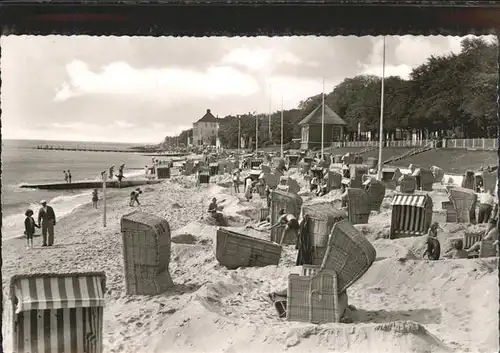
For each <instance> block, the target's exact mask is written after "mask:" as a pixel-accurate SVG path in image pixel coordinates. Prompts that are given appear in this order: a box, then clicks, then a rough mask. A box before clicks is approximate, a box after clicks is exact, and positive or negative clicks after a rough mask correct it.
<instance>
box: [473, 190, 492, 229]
mask: <svg viewBox="0 0 500 353" xmlns="http://www.w3.org/2000/svg"><path fill="white" fill-rule="evenodd" d="M494 204H495V198H494V197H493V195H492V193H491V190H487V191H485V190H484V189H482V190H481V193H480V194H479V211H478V214H477V223H487V222H488V221H489V220H490V217H491V211H493V206H494Z"/></svg>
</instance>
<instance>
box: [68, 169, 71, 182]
mask: <svg viewBox="0 0 500 353" xmlns="http://www.w3.org/2000/svg"><path fill="white" fill-rule="evenodd" d="M68 182H69V183H71V170H69V169H68Z"/></svg>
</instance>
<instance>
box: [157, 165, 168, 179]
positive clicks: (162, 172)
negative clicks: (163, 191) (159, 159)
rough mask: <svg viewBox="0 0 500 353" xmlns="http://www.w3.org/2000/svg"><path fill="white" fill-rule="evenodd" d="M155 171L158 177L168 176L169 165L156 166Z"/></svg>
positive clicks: (165, 177)
mask: <svg viewBox="0 0 500 353" xmlns="http://www.w3.org/2000/svg"><path fill="white" fill-rule="evenodd" d="M156 172H157V173H158V179H169V178H170V167H168V166H161V167H156Z"/></svg>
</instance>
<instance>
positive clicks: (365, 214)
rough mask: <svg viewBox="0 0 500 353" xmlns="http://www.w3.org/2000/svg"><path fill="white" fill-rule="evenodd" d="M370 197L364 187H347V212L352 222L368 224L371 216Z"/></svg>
mask: <svg viewBox="0 0 500 353" xmlns="http://www.w3.org/2000/svg"><path fill="white" fill-rule="evenodd" d="M370 211H371V209H370V198H369V196H368V193H367V192H366V191H365V190H363V189H357V188H349V189H347V213H348V215H349V221H350V222H351V223H352V224H366V223H368V218H370Z"/></svg>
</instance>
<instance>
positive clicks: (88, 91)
mask: <svg viewBox="0 0 500 353" xmlns="http://www.w3.org/2000/svg"><path fill="white" fill-rule="evenodd" d="M66 71H67V74H68V76H69V80H68V81H67V82H64V83H63V84H62V85H61V88H60V89H59V90H58V91H57V93H56V95H55V97H54V100H56V101H62V100H67V99H70V98H72V97H76V96H81V95H118V96H122V97H124V98H127V99H128V98H132V97H133V98H136V99H142V100H153V101H159V102H161V103H162V104H168V103H173V102H178V101H179V100H189V99H196V98H200V97H208V98H211V99H216V98H219V97H224V96H232V95H242V96H248V95H251V94H253V93H255V92H256V91H257V90H258V89H259V87H258V84H257V82H256V81H255V79H254V78H253V77H252V76H250V75H248V74H245V73H242V72H240V71H238V70H236V69H234V68H232V67H226V66H214V67H210V68H208V69H206V70H204V71H195V70H190V69H181V68H162V69H154V68H150V69H137V68H133V67H131V66H130V65H129V64H127V63H125V62H113V63H110V64H109V65H106V66H105V67H103V69H102V70H101V71H100V72H94V71H91V70H90V69H89V66H88V64H87V63H84V62H82V61H80V60H73V61H72V62H71V63H69V64H68V65H66Z"/></svg>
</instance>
